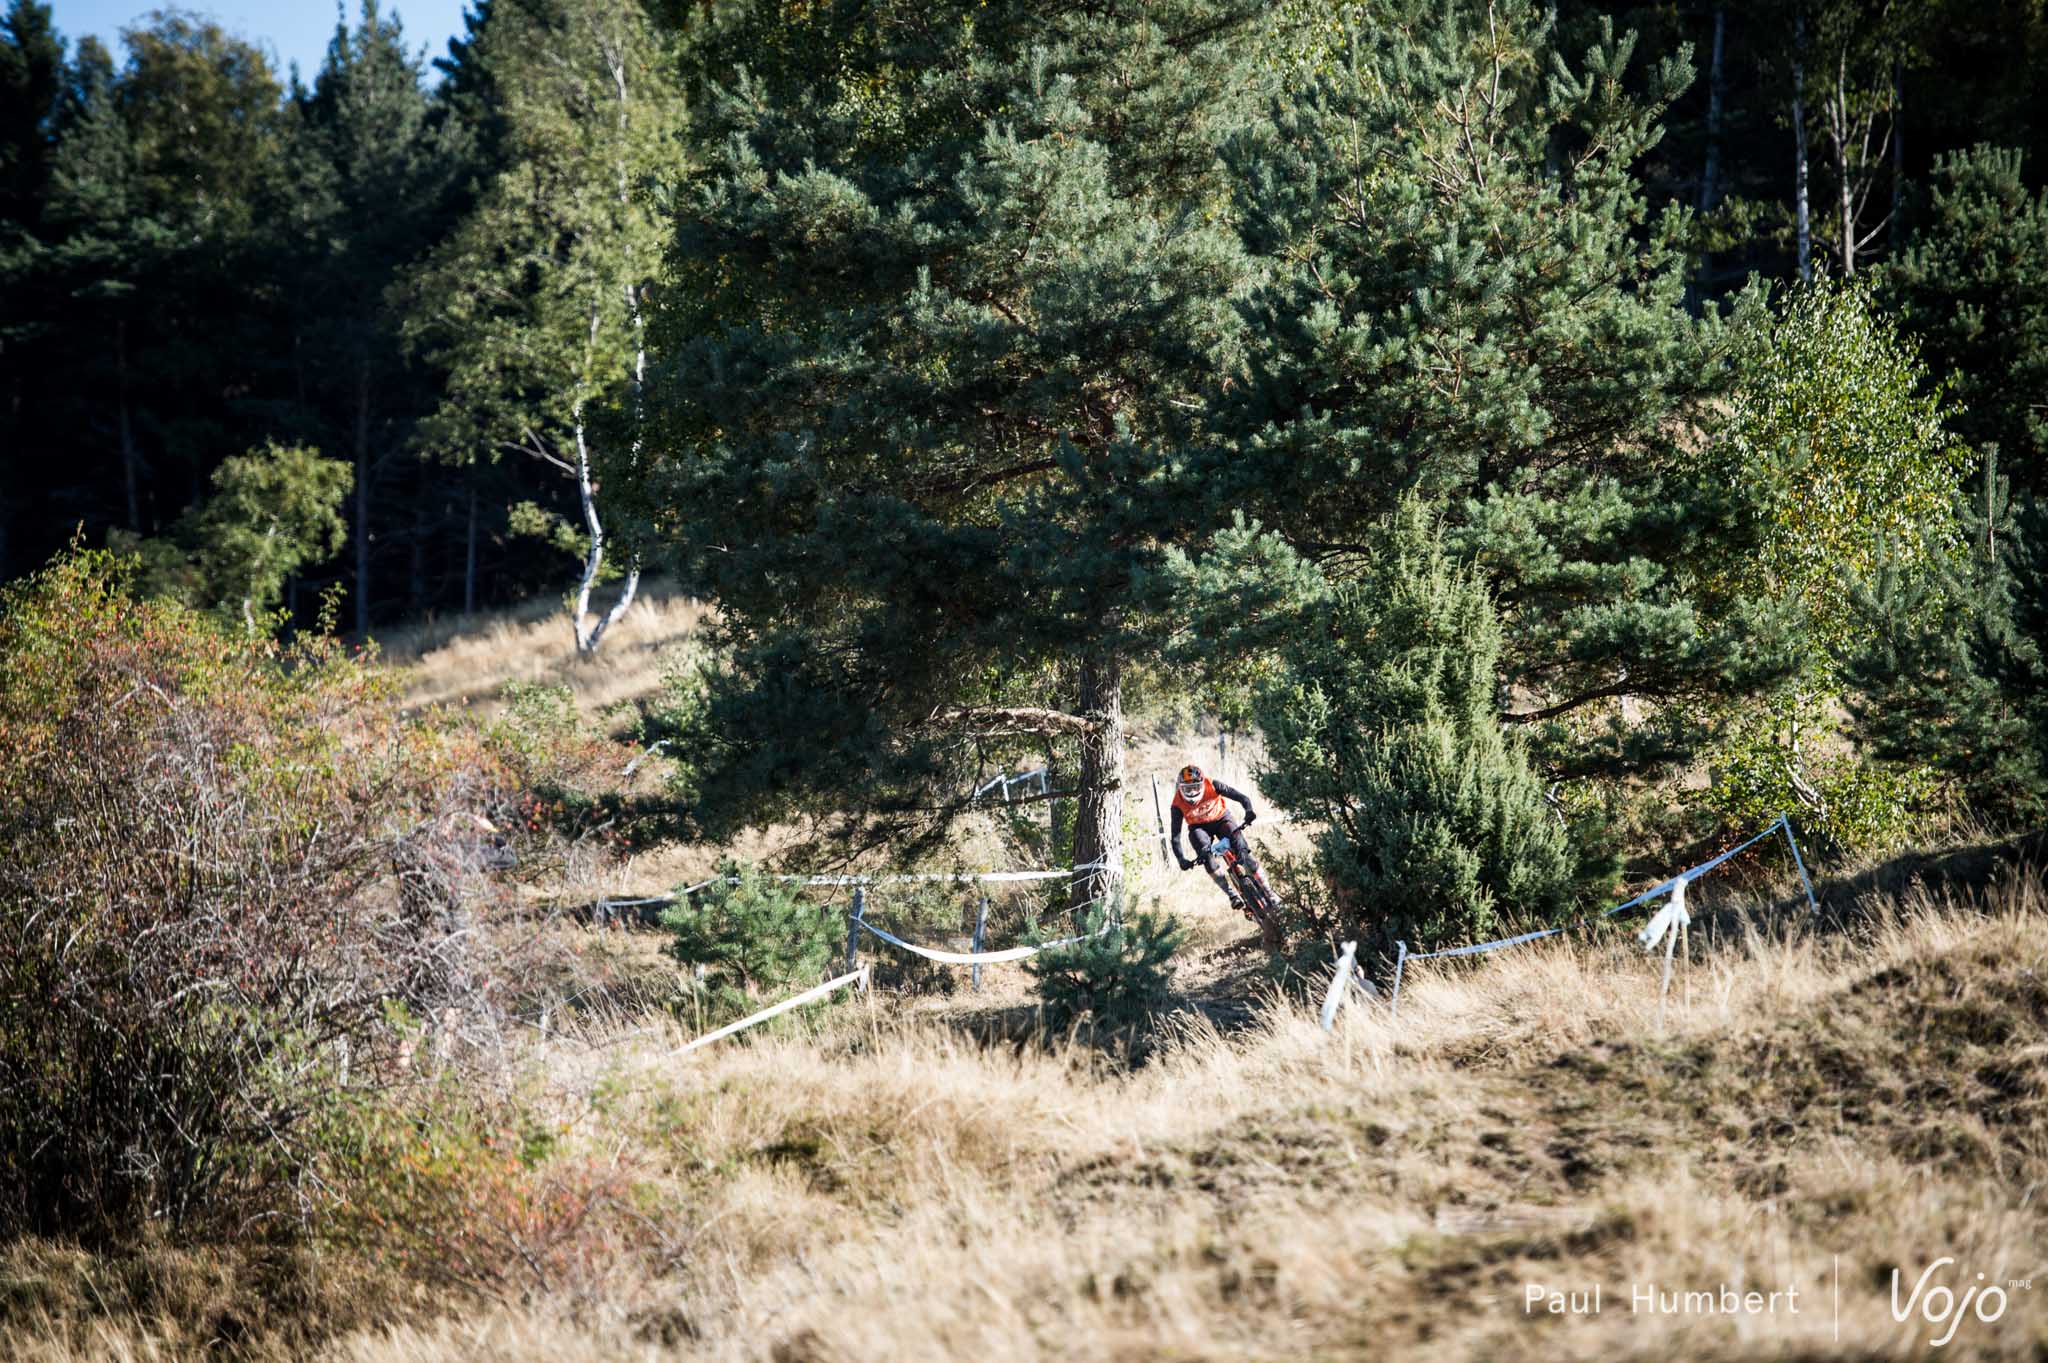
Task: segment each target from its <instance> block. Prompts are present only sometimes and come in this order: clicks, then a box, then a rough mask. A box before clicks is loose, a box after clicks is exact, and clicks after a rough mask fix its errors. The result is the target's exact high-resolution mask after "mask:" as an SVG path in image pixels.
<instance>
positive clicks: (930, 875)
mask: <svg viewBox="0 0 2048 1363" xmlns="http://www.w3.org/2000/svg"><path fill="white" fill-rule="evenodd" d="M1094 871H1103V872H1107V873H1110V874H1116V873H1117V868H1116V867H1113V866H1111V865H1109V863H1107V862H1102V861H1091V862H1089V863H1088V864H1087V865H1085V866H1069V867H1065V868H1055V869H1053V870H1050V871H968V872H963V873H961V874H958V875H948V874H943V873H940V872H924V873H919V874H910V875H896V876H771V877H769V878H770V879H771V880H777V881H780V882H782V883H783V884H785V885H901V884H906V883H910V882H916V881H945V882H948V883H950V884H955V885H964V884H975V883H979V884H984V885H988V884H998V883H1001V884H1014V883H1017V882H1019V881H1027V880H1071V879H1073V878H1074V877H1076V876H1083V875H1088V874H1090V873H1091V872H1094ZM720 879H723V880H724V881H725V883H726V884H728V885H737V884H739V877H737V876H724V877H719V876H712V877H711V878H710V879H709V880H700V881H698V882H697V883H696V884H695V885H685V886H683V888H682V889H680V890H678V891H677V892H676V893H674V894H664V895H655V896H653V897H652V898H648V899H602V900H599V901H598V903H599V906H600V907H603V908H614V909H621V908H631V907H635V906H638V905H642V904H673V903H675V902H676V901H677V900H678V899H684V898H687V897H688V896H690V895H693V894H695V893H697V891H699V890H701V889H703V888H704V887H705V886H706V885H716V884H717V883H718V882H719V880H720Z"/></svg>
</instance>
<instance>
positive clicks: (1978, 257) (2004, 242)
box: [1880, 146, 2048, 495]
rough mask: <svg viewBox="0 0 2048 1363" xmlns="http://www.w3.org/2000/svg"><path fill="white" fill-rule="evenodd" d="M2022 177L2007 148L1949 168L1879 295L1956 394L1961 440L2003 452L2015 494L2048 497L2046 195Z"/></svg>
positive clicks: (1954, 160) (1971, 155)
mask: <svg viewBox="0 0 2048 1363" xmlns="http://www.w3.org/2000/svg"><path fill="white" fill-rule="evenodd" d="M2024 169H2025V167H2024V165H2023V162H2022V158H2021V155H2020V153H2019V152H2017V151H2014V150H2009V149H2004V148H1998V147H1988V146H1979V147H1974V148H1971V149H1970V150H1968V151H1962V152H1956V153H1953V154H1951V155H1947V156H1943V157H1941V158H1939V159H1938V160H1937V161H1936V162H1935V165H1934V177H1933V182H1932V184H1931V185H1930V186H1929V191H1928V202H1927V205H1926V207H1925V208H1924V209H1923V210H1922V211H1921V213H1920V219H1921V221H1920V223H1919V228H1918V231H1917V232H1916V233H1915V235H1914V238H1913V241H1912V244H1911V245H1910V247H1909V248H1908V249H1907V250H1906V251H1905V252H1904V253H1902V254H1901V255H1900V256H1899V258H1898V259H1897V260H1896V261H1895V262H1894V263H1893V264H1892V265H1891V266H1890V267H1889V268H1887V269H1886V270H1885V272H1884V274H1883V276H1882V282H1881V284H1880V288H1881V289H1882V290H1883V292H1884V296H1885V297H1886V298H1887V299H1888V300H1889V301H1891V302H1892V304H1893V305H1894V306H1895V307H1897V308H1898V310H1899V312H1900V314H1901V316H1902V317H1903V318H1904V320H1905V322H1906V325H1907V326H1908V327H1910V328H1911V329H1912V330H1913V331H1914V332H1916V333H1917V334H1918V335H1919V337H1920V339H1921V341H1922V344H1923V346H1924V347H1925V353H1926V356H1927V358H1928V360H1929V361H1930V362H1931V364H1932V365H1933V367H1934V370H1935V372H1936V374H1937V375H1938V376H1940V377H1941V378H1943V379H1944V380H1945V381H1947V382H1948V383H1949V384H1951V385H1952V387H1953V389H1954V392H1955V395H1956V398H1957V400H1958V410H1957V411H1956V413H1955V417H1954V424H1955V428H1956V430H1957V431H1958V432H1959V433H1960V434H1961V435H1962V436H1963V437H1964V438H1965V439H1967V440H1970V441H1972V442H1973V443H1976V444H1979V445H1984V444H1996V445H1997V446H1998V448H1999V450H2000V451H2001V452H2002V453H2003V455H2004V458H2005V464H2006V469H2007V472H2008V473H2009V475H2010V476H2011V478H2012V480H2013V483H2014V486H2016V487H2018V488H2020V489H2022V490H2024V491H2027V492H2032V493H2034V494H2036V495H2048V407H2044V406H2043V405H2042V402H2041V397H2042V394H2043V393H2048V195H2044V194H2040V193H2036V192H2035V191H2034V190H2032V189H2030V188H2029V187H2028V185H2027V182H2026V180H2025V178H2024V175H2023V171H2024Z"/></svg>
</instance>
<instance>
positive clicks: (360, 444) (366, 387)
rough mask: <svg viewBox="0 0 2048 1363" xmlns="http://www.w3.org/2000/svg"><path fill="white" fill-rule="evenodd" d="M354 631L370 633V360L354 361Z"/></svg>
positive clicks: (358, 634) (363, 358)
mask: <svg viewBox="0 0 2048 1363" xmlns="http://www.w3.org/2000/svg"><path fill="white" fill-rule="evenodd" d="M355 532H356V590H355V598H356V634H357V636H358V637H359V638H360V637H368V635H369V633H370V361H369V357H368V356H364V357H362V358H361V359H359V360H358V361H357V363H356V524H355Z"/></svg>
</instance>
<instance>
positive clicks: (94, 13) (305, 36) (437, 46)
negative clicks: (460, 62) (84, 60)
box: [51, 0, 463, 84]
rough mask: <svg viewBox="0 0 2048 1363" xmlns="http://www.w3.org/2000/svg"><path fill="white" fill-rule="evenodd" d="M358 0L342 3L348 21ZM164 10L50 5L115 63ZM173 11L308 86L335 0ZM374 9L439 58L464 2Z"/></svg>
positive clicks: (210, 4)
mask: <svg viewBox="0 0 2048 1363" xmlns="http://www.w3.org/2000/svg"><path fill="white" fill-rule="evenodd" d="M361 2H362V0H347V4H348V13H349V19H350V21H351V22H353V21H354V19H355V16H356V14H357V13H358V11H359V10H360V8H361ZM164 7H165V0H55V3H54V4H52V6H51V8H52V10H53V11H54V13H55V15H56V22H57V31H58V32H59V33H61V34H63V35H64V37H66V38H67V39H70V40H71V41H72V42H74V43H75V42H76V41H77V40H78V39H79V38H82V37H84V36H85V35H86V34H88V33H92V34H97V35H98V36H99V39H100V41H102V42H104V43H106V44H107V47H108V50H109V51H111V52H113V54H114V58H115V60H116V61H119V60H120V59H121V56H122V53H121V49H120V46H119V38H120V33H121V30H122V29H124V28H126V27H128V26H129V25H131V24H133V23H134V22H135V21H136V20H137V19H140V18H141V17H142V16H144V15H146V14H148V13H149V12H150V11H151V10H155V9H160V8H164ZM178 8H181V9H186V10H190V11H192V12H194V13H197V14H203V15H206V16H207V17H209V18H211V19H214V20H216V21H217V22H219V24H220V25H221V27H223V28H225V29H228V30H229V31H230V32H233V33H237V34H239V35H241V36H242V37H244V38H248V39H251V40H253V41H255V42H256V43H257V45H258V46H261V47H264V48H267V49H268V50H269V51H270V53H271V55H272V56H273V57H274V58H275V60H276V62H277V74H278V78H279V79H280V80H282V79H283V78H284V73H285V71H286V69H287V68H288V67H290V65H291V64H292V63H293V62H297V63H298V64H299V74H300V75H301V76H302V77H303V78H304V79H305V80H306V82H307V83H308V84H311V83H312V80H313V75H314V73H315V72H317V71H318V70H319V69H320V59H321V57H322V56H323V55H324V54H325V53H326V51H327V41H328V39H330V38H332V37H333V36H334V23H335V17H336V9H335V4H334V0H194V2H193V3H188V4H184V5H180V6H178ZM378 9H379V10H380V11H381V12H384V13H391V12H394V11H395V12H396V13H397V14H398V16H399V17H400V18H401V19H402V20H404V22H405V45H406V46H407V47H409V48H411V49H412V50H413V51H415V52H417V51H418V50H419V49H420V47H421V46H422V45H423V44H424V45H425V46H426V48H427V55H428V56H429V57H439V56H442V55H444V54H445V53H446V52H447V50H448V39H449V38H451V37H453V36H454V35H455V34H457V33H460V32H461V31H462V11H463V0H381V3H380V4H379V5H378ZM429 74H431V72H430V73H429Z"/></svg>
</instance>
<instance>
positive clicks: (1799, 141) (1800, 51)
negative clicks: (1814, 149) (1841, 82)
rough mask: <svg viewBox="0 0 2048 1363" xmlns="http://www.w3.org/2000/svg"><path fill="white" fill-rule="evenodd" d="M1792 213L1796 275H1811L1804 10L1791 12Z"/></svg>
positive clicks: (1811, 226)
mask: <svg viewBox="0 0 2048 1363" xmlns="http://www.w3.org/2000/svg"><path fill="white" fill-rule="evenodd" d="M1792 147H1793V154H1794V157H1795V160H1794V162H1793V168H1792V201H1793V213H1794V216H1795V217H1796V218H1797V220H1798V229H1797V230H1798V245H1797V246H1796V247H1795V248H1794V249H1795V251H1796V252H1797V255H1798V261H1799V277H1800V279H1802V280H1805V281H1807V282H1811V281H1812V279H1813V220H1812V217H1811V216H1810V210H1809V208H1808V206H1807V200H1806V10H1805V9H1804V8H1801V9H1798V10H1795V11H1793V15H1792Z"/></svg>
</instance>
